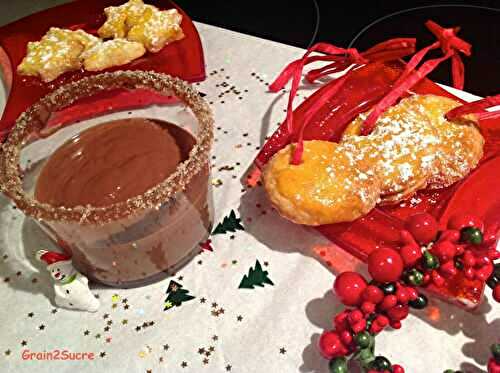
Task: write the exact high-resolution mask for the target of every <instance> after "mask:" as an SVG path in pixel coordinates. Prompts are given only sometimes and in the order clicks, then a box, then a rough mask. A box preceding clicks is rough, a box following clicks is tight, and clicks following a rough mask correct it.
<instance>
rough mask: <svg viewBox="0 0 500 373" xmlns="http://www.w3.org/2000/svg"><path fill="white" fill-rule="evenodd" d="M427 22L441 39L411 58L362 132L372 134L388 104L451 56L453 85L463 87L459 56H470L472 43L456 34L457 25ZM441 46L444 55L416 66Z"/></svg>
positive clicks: (371, 114)
mask: <svg viewBox="0 0 500 373" xmlns="http://www.w3.org/2000/svg"><path fill="white" fill-rule="evenodd" d="M425 25H426V26H427V28H428V29H429V30H430V31H431V32H432V33H433V34H434V35H436V37H437V38H438V41H436V42H434V43H432V44H431V45H429V46H427V47H425V48H423V49H421V50H420V51H419V52H417V53H416V54H415V55H414V56H413V57H412V58H411V59H410V61H409V62H408V63H407V64H406V66H405V70H404V71H403V73H402V74H401V76H400V77H399V79H398V80H397V81H396V82H395V83H394V86H393V88H392V89H391V91H389V93H387V95H386V96H385V97H384V98H383V99H382V100H380V101H379V102H378V103H377V104H376V105H375V106H374V107H373V109H372V111H371V112H370V114H369V115H368V117H367V118H366V120H365V121H364V123H363V126H362V128H361V134H362V135H368V134H370V133H371V132H372V131H373V129H374V128H375V124H376V122H377V119H378V118H379V117H380V115H382V113H384V112H385V110H387V108H388V107H390V106H392V105H394V104H395V103H396V101H397V100H398V99H399V98H400V97H401V96H402V95H403V94H404V93H405V92H406V91H408V89H410V88H411V87H413V86H414V85H415V84H417V83H418V82H419V81H420V80H422V79H423V78H425V77H426V76H427V75H428V74H429V73H430V72H431V71H433V70H434V69H435V68H436V67H437V66H438V65H439V64H440V63H441V62H443V61H446V60H447V59H449V58H451V59H452V75H453V85H454V87H455V88H458V89H462V88H463V82H464V68H463V63H462V60H461V59H460V53H464V54H465V55H467V56H469V55H470V53H471V45H470V44H469V43H467V42H466V41H464V40H462V39H460V38H459V37H458V36H456V35H455V33H456V32H458V30H459V28H458V27H457V28H454V29H451V28H443V27H441V26H439V25H438V24H437V23H435V22H433V21H427V22H426V23H425ZM438 47H441V50H442V51H443V53H444V56H443V57H439V58H434V59H432V60H428V61H426V62H424V63H423V64H422V65H421V66H420V68H418V69H416V67H417V66H418V64H419V63H420V62H421V61H422V59H423V58H424V57H425V55H426V54H427V53H428V52H429V51H431V50H433V49H436V48H438Z"/></svg>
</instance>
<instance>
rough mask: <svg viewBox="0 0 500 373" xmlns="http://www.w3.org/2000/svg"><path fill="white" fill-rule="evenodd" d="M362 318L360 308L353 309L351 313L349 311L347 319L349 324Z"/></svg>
mask: <svg viewBox="0 0 500 373" xmlns="http://www.w3.org/2000/svg"><path fill="white" fill-rule="evenodd" d="M362 318H363V312H361V311H360V310H354V311H352V312H351V313H349V316H348V317H347V320H349V324H351V325H353V324H356V323H357V322H358V321H359V320H361V319H362Z"/></svg>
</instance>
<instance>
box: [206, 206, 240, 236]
mask: <svg viewBox="0 0 500 373" xmlns="http://www.w3.org/2000/svg"><path fill="white" fill-rule="evenodd" d="M244 229H245V228H243V226H242V225H241V219H240V218H237V217H236V213H235V212H234V210H231V212H230V213H229V215H228V216H226V217H224V219H223V220H222V222H221V223H219V224H217V226H216V227H215V229H214V231H213V232H212V235H214V234H224V233H227V232H236V231H237V230H240V231H241V230H244Z"/></svg>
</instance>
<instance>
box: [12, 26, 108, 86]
mask: <svg viewBox="0 0 500 373" xmlns="http://www.w3.org/2000/svg"><path fill="white" fill-rule="evenodd" d="M98 43H100V39H99V38H96V37H95V36H93V35H90V34H88V33H86V32H85V31H82V30H77V31H71V30H64V29H60V28H57V27H52V28H50V30H49V31H48V32H47V33H46V34H45V35H44V36H43V37H42V39H41V40H40V41H36V42H30V43H28V48H27V49H28V51H27V54H26V57H24V59H23V60H22V62H21V63H20V64H19V66H18V67H17V72H18V73H19V74H21V75H33V76H40V78H41V79H42V80H43V81H44V82H50V81H52V80H54V79H56V78H57V77H58V76H59V75H61V74H63V73H65V72H67V71H71V70H77V69H79V68H80V67H81V58H80V55H81V53H82V52H83V51H85V50H86V49H87V48H91V47H92V46H94V45H96V44H98Z"/></svg>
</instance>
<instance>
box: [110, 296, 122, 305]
mask: <svg viewBox="0 0 500 373" xmlns="http://www.w3.org/2000/svg"><path fill="white" fill-rule="evenodd" d="M119 300H120V296H119V295H118V294H113V295H112V296H111V301H112V302H113V303H115V302H118V301H119Z"/></svg>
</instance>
